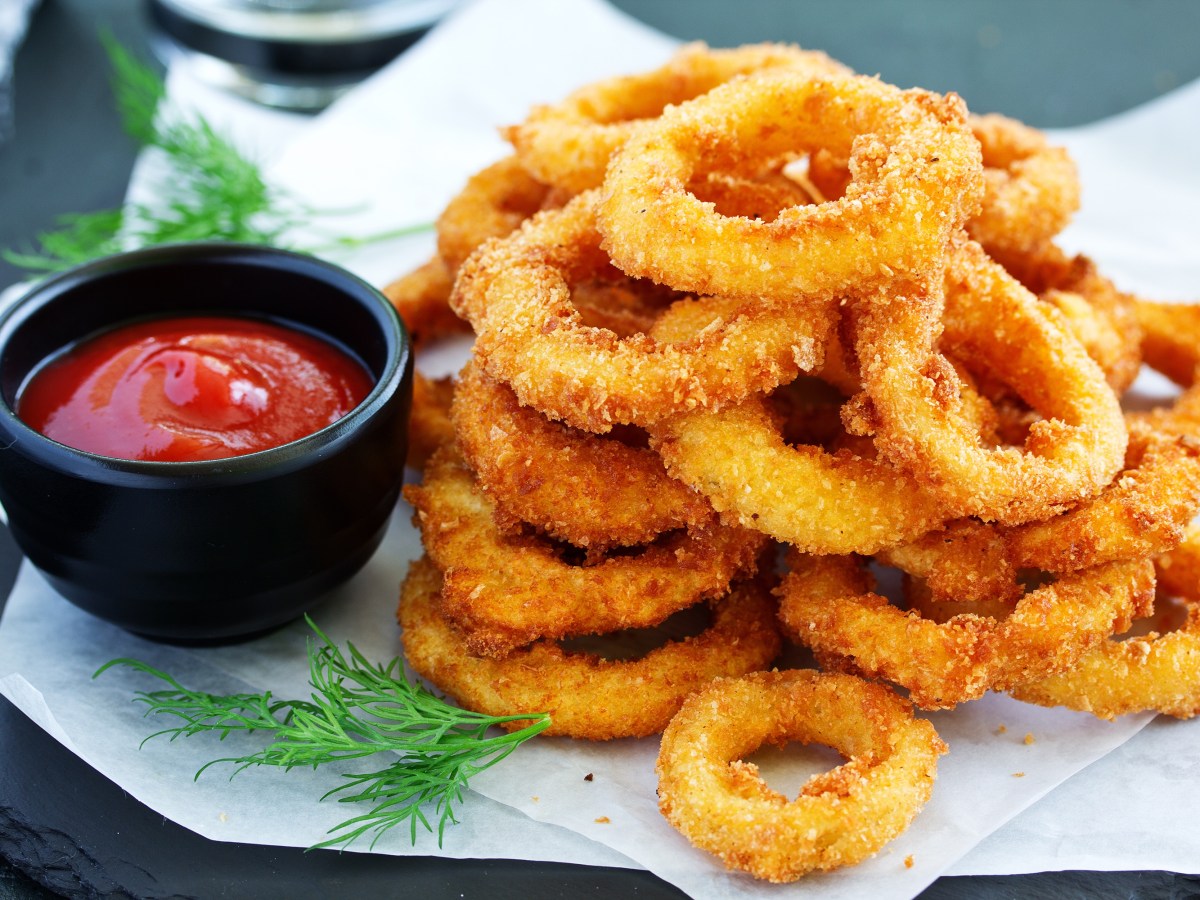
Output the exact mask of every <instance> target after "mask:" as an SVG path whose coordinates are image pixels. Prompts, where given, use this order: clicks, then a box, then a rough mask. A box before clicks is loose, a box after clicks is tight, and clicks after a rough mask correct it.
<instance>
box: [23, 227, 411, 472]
mask: <svg viewBox="0 0 1200 900" xmlns="http://www.w3.org/2000/svg"><path fill="white" fill-rule="evenodd" d="M198 260H203V261H212V262H215V263H220V262H221V261H222V260H227V261H229V262H235V263H238V264H243V265H245V264H250V265H258V266H261V267H264V268H280V269H282V268H287V269H288V271H289V272H291V273H292V274H299V275H301V276H303V277H315V276H317V275H320V276H321V280H323V281H324V282H325V283H326V284H328V285H330V286H332V287H333V288H335V289H337V290H339V291H340V292H341V293H343V294H345V295H346V296H348V297H350V298H352V299H353V300H355V301H356V302H357V303H358V304H359V305H360V306H362V307H363V308H364V309H366V310H367V311H368V312H370V313H372V314H373V318H374V319H375V321H376V322H377V323H378V325H379V327H380V332H381V334H382V335H383V337H384V339H385V341H386V351H387V355H386V359H385V362H384V366H383V369H382V371H381V372H380V374H379V376H378V377H374V373H371V374H372V376H373V380H374V384H373V386H372V388H371V390H370V392H369V393H368V394H367V396H366V397H364V398H363V400H362V401H361V402H360V403H359V404H358V405H357V406H355V407H354V409H352V410H350V411H349V412H348V413H346V415H344V416H342V417H341V418H340V419H338V420H337V421H335V422H331V423H330V424H329V425H326V426H325V427H324V428H321V429H319V430H317V431H314V432H312V433H310V434H307V435H304V436H303V437H300V438H297V439H296V440H293V441H289V442H287V443H285V444H280V445H278V446H275V447H268V448H267V449H265V450H258V451H256V452H254V453H246V454H241V455H238V456H231V457H226V458H222V459H211V460H191V461H163V460H138V459H124V458H121V457H115V456H105V455H102V454H98V453H91V452H89V451H86V450H80V449H77V448H75V447H71V446H68V445H67V444H62V443H59V442H58V441H55V440H53V439H52V438H49V437H47V436H46V435H44V434H42V433H41V432H40V431H37V430H36V429H34V428H32V427H30V426H29V425H27V424H26V423H25V422H24V421H23V420H22V419H21V417H20V416H19V415H18V414H17V412H16V410H15V409H14V408H13V405H12V404H10V403H9V402H8V399H7V398H6V397H4V396H3V395H2V394H0V420H3V422H4V423H5V425H6V427H7V430H8V431H9V432H10V433H11V434H12V435H14V436H15V440H13V441H11V442H10V443H9V444H8V446H6V447H3V448H0V449H4V450H9V451H12V450H17V449H22V450H26V451H27V452H29V453H31V454H35V455H36V458H37V460H38V462H39V464H41V465H45V466H47V467H50V468H54V469H58V470H60V471H64V472H69V473H71V474H74V475H77V476H80V477H85V478H89V479H94V480H100V481H108V482H114V481H116V482H127V481H129V480H130V479H134V480H136V481H138V482H139V483H151V484H152V483H153V482H155V481H160V480H161V481H163V482H170V483H172V484H174V483H176V482H178V481H179V480H181V479H182V480H192V479H201V478H203V479H205V480H208V479H209V478H212V477H214V476H223V478H222V480H228V479H234V480H237V479H239V478H244V477H250V478H257V477H262V476H263V475H265V474H268V473H270V474H274V473H282V472H284V471H290V470H292V469H295V468H298V467H300V466H302V465H305V464H307V462H308V461H309V460H310V459H312V458H313V457H314V456H317V457H319V456H324V455H326V454H327V453H330V452H333V451H334V450H335V449H336V448H337V447H338V446H340V445H341V444H343V443H344V442H346V441H348V440H351V439H352V437H353V435H354V433H355V432H356V431H357V430H358V428H359V426H361V425H362V424H364V423H365V422H367V421H369V420H371V419H373V418H374V417H375V416H376V415H377V414H378V413H379V412H380V411H381V410H382V409H383V408H384V407H386V406H387V405H388V403H389V402H390V401H391V399H392V398H393V397H394V395H395V394H396V393H397V391H399V390H400V389H401V386H402V385H403V384H404V382H405V381H406V380H410V377H411V376H410V374H409V373H410V372H411V370H412V357H413V348H412V339H411V337H410V335H409V333H408V330H407V328H406V327H405V326H404V322H403V320H402V319H401V318H400V315H399V314H398V313H397V312H396V309H395V307H394V306H392V304H391V302H390V301H389V300H388V299H387V297H385V296H384V294H383V293H382V292H381V291H380V290H379V289H378V288H376V287H374V286H373V285H371V284H370V283H369V282H367V281H366V280H364V279H363V278H361V277H359V276H358V275H356V274H354V273H353V272H351V271H349V270H348V269H346V268H343V267H342V266H339V265H337V264H336V263H332V262H329V261H328V260H324V259H321V258H319V257H316V256H312V255H310V254H306V253H300V252H297V251H294V250H285V249H281V248H278V247H271V246H267V245H260V244H245V243H237V242H231V241H193V242H185V243H172V244H162V245H158V246H154V247H146V248H141V249H138V250H129V251H124V252H121V253H115V254H111V255H108V256H104V257H100V258H98V259H94V260H90V261H88V262H84V263H81V264H79V265H76V266H72V267H71V268H69V269H65V270H63V271H62V272H58V273H55V274H54V275H51V276H49V277H48V278H45V279H43V280H41V281H38V282H35V283H34V284H33V285H32V286H31V287H30V288H29V290H27V291H26V292H25V293H24V294H22V295H21V296H19V297H18V298H17V299H16V300H15V301H13V302H12V303H10V304H8V305H7V307H6V308H4V309H3V310H0V356H3V354H4V351H5V350H6V349H7V347H8V345H9V342H10V340H11V338H12V337H13V336H14V335H15V333H16V332H17V331H19V329H20V327H21V325H22V324H23V323H24V322H25V321H26V320H27V319H28V318H29V317H30V316H32V315H33V314H34V313H36V312H38V311H40V310H42V309H44V308H46V307H47V306H50V305H52V304H53V303H55V302H56V301H57V300H58V299H59V298H60V297H62V296H64V295H66V294H69V293H70V292H71V291H73V290H74V289H76V288H77V287H79V286H80V285H83V284H86V283H88V282H90V281H92V280H94V279H96V278H98V277H110V276H114V275H119V274H120V273H121V272H123V271H131V270H141V269H146V268H157V267H163V266H169V265H170V264H172V263H174V262H179V261H198ZM297 269H299V272H297ZM164 312H165V313H166V314H167V315H170V314H171V311H170V310H164ZM255 312H256V310H255V309H254V308H253V305H249V306H248V307H247V308H246V309H245V310H244V313H245V314H246V315H247V316H248V317H250V316H254V315H255ZM232 314H233V315H237V313H236V312H234V313H232ZM266 315H270V314H266ZM273 318H274V320H276V321H280V322H282V323H284V324H291V325H292V326H293V327H299V328H301V329H302V330H303V329H306V330H307V331H308V332H309V333H312V334H315V335H317V336H318V337H322V338H324V339H325V340H330V338H329V336H328V335H323V334H322V333H321V331H320V329H318V328H313V327H311V326H305V325H304V323H303V321H302V319H301V318H299V317H297V318H295V319H292V320H291V321H290V322H289V320H288V319H287V318H286V317H285V316H278V315H274V316H273ZM112 324H113V325H118V324H120V321H114V322H113V323H112ZM335 346H336V343H335ZM164 486H166V485H165V484H164Z"/></svg>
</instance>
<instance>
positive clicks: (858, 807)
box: [656, 669, 947, 882]
mask: <svg viewBox="0 0 1200 900" xmlns="http://www.w3.org/2000/svg"><path fill="white" fill-rule="evenodd" d="M789 741H799V742H802V743H805V744H810V743H812V744H827V745H829V746H830V747H833V748H834V749H835V750H837V751H839V752H840V753H841V754H842V755H843V756H845V757H846V760H847V761H846V762H845V763H843V764H842V765H840V766H838V767H836V768H834V769H833V770H831V771H829V772H826V773H822V774H819V775H816V776H814V777H813V778H811V779H810V780H809V781H808V783H807V784H805V785H804V787H803V788H801V790H800V793H799V795H798V796H797V797H795V798H792V799H789V798H787V797H785V796H783V795H782V794H779V793H777V792H776V791H773V790H771V789H770V788H769V787H767V785H766V784H765V783H764V782H763V781H762V779H761V778H760V777H759V774H758V770H757V768H756V767H755V766H754V765H753V764H752V763H746V762H743V761H742V757H744V756H747V755H749V754H750V753H752V752H753V751H754V750H756V749H758V748H759V747H761V746H763V745H765V744H777V745H779V746H783V745H785V744H787V743H788V742H789ZM946 750H947V747H946V744H945V743H944V742H943V741H942V740H941V738H939V737H938V735H937V732H936V731H934V729H933V725H931V724H930V723H929V722H928V721H927V720H925V719H918V718H916V717H915V716H914V715H913V712H912V705H911V704H910V703H908V702H907V701H905V700H903V699H902V698H900V697H899V696H897V695H896V693H895V692H894V691H892V690H891V689H889V688H886V687H884V686H883V685H880V684H871V683H869V682H866V681H863V680H862V679H859V678H854V677H852V676H849V675H839V674H820V673H817V672H815V671H813V670H811V669H791V670H788V671H783V672H756V673H754V674H752V675H746V676H743V677H741V678H732V679H722V680H720V681H714V682H712V683H711V684H709V685H707V686H706V687H704V688H702V689H701V690H699V691H697V692H696V693H695V694H693V695H692V696H691V697H689V698H688V700H687V702H686V703H684V705H683V708H682V709H680V711H679V713H678V715H676V716H675V718H674V719H673V720H672V721H671V724H670V725H669V726H667V730H666V731H665V732H663V739H662V745H661V748H660V750H659V755H658V763H657V765H656V770H657V772H658V796H659V808H660V809H661V810H662V813H663V815H664V816H666V818H667V821H669V822H670V823H671V824H672V825H673V826H674V827H675V828H676V829H678V830H679V831H680V832H681V833H682V834H683V836H684V837H686V838H687V839H688V840H689V841H691V842H692V844H694V845H695V846H697V847H699V848H700V849H702V850H706V851H708V852H709V853H712V854H713V855H714V856H716V857H717V858H718V859H720V860H721V861H722V862H723V863H724V864H725V865H726V867H728V868H730V869H736V870H739V871H743V872H749V873H750V874H751V875H753V876H754V877H755V878H761V879H765V880H767V881H773V882H789V881H795V880H796V879H797V878H799V877H800V876H802V875H804V874H805V873H807V872H811V871H814V870H829V869H837V868H840V867H842V866H849V865H853V864H854V863H857V862H860V861H861V860H864V859H866V858H867V857H869V856H873V855H874V854H875V853H876V852H877V851H878V850H879V849H880V848H881V847H882V846H883V845H884V844H886V843H887V842H888V841H890V840H892V839H893V838H894V837H896V836H897V835H898V834H900V833H901V832H903V831H904V830H905V829H906V828H907V827H908V825H909V823H910V822H911V821H912V820H913V817H914V816H916V814H917V813H918V812H919V811H920V810H921V807H923V806H924V805H925V802H926V801H927V800H928V799H929V796H930V794H931V793H932V791H933V782H934V778H935V777H936V774H937V758H938V757H939V756H940V755H941V754H943V753H945V752H946Z"/></svg>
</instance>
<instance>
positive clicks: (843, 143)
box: [599, 69, 982, 302]
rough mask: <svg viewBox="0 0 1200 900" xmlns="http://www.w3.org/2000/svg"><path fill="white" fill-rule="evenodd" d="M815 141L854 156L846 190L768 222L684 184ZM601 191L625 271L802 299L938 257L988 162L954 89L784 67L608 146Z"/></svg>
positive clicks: (713, 289) (750, 168)
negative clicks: (720, 209)
mask: <svg viewBox="0 0 1200 900" xmlns="http://www.w3.org/2000/svg"><path fill="white" fill-rule="evenodd" d="M819 148H832V151H833V152H835V153H844V154H845V155H846V156H848V157H850V159H851V171H852V174H853V178H852V179H851V182H850V184H849V186H848V187H847V189H846V194H845V196H843V197H842V198H840V199H838V200H831V201H827V202H825V203H818V204H804V205H797V206H793V207H790V208H788V209H785V210H783V211H782V212H780V213H779V215H777V216H776V217H775V218H773V219H772V220H770V221H763V220H760V219H748V218H742V217H737V216H722V215H719V214H718V213H717V212H716V211H715V210H714V209H713V208H712V206H711V205H710V204H706V203H704V202H703V201H701V200H700V199H699V198H698V197H696V196H695V195H694V194H693V193H691V192H690V191H689V190H688V185H689V184H690V183H691V182H692V181H693V179H694V178H695V177H696V175H697V172H698V171H702V170H703V169H705V168H712V169H715V170H717V171H722V172H726V173H728V174H734V175H737V174H742V173H745V172H750V173H752V172H755V171H757V170H758V169H759V168H760V167H761V166H762V165H763V163H764V162H765V161H767V160H771V159H776V158H780V157H785V156H787V155H789V154H803V153H805V152H811V151H815V150H817V149H819ZM603 190H604V200H603V203H602V204H601V206H600V210H599V218H600V229H601V231H602V232H603V233H604V236H605V239H604V248H605V249H606V250H607V251H608V253H609V254H610V256H611V257H612V259H613V261H614V262H615V263H616V264H617V266H618V267H620V268H621V270H622V271H624V272H626V273H628V274H630V275H634V276H638V277H643V278H650V279H652V280H654V281H657V282H659V283H661V284H666V285H669V286H670V287H673V288H675V289H676V290H682V291H689V292H692V293H696V294H717V295H721V296H730V297H746V298H761V297H777V298H786V299H787V300H791V301H793V302H794V301H797V300H799V299H800V298H803V297H806V296H812V295H829V294H836V293H839V292H843V291H846V290H848V289H850V288H851V287H858V288H861V287H863V286H871V285H878V284H880V283H884V282H886V281H888V280H889V279H890V278H891V277H892V276H893V275H894V274H896V273H899V274H904V275H915V274H927V273H929V272H930V271H932V270H934V269H937V268H940V266H942V265H943V264H944V258H945V249H946V242H947V240H948V239H949V237H950V236H951V235H952V234H953V233H954V232H955V231H956V230H957V229H959V228H961V227H962V225H963V223H964V221H965V220H966V218H967V217H968V216H969V215H971V214H972V213H974V212H975V210H976V209H977V206H978V200H979V197H980V194H981V191H982V167H981V164H980V151H979V144H978V142H977V141H976V140H975V139H974V138H973V137H972V136H971V133H970V131H969V129H968V128H967V127H966V109H965V107H964V106H963V103H962V101H961V100H960V99H959V98H958V97H957V96H954V95H946V96H942V95H938V94H931V93H928V92H925V91H915V90H912V91H901V90H900V89H898V88H895V87H893V86H891V85H887V84H884V83H883V82H881V81H878V80H877V79H873V78H865V77H859V76H847V77H811V76H807V75H805V74H803V73H800V72H796V71H794V70H789V69H776V70H768V71H765V72H760V73H756V74H754V75H750V76H747V77H746V78H742V79H738V80H736V81H731V82H729V83H727V84H724V85H721V86H720V87H718V88H715V89H714V90H712V91H710V92H709V93H708V94H705V95H704V96H703V97H700V98H698V99H696V100H692V101H689V102H688V103H683V104H680V105H679V106H675V107H671V108H669V109H667V110H666V111H664V112H663V114H662V116H660V117H659V118H658V119H655V120H654V121H653V122H650V123H647V124H646V125H644V126H643V127H642V128H641V129H640V130H639V131H638V132H637V133H636V134H635V135H634V136H633V137H632V138H630V140H629V141H628V142H627V143H626V144H625V145H624V146H623V147H622V148H621V149H620V150H618V151H617V153H616V154H614V156H613V159H612V162H611V164H610V165H609V169H608V175H607V177H606V178H605V181H604V189H603Z"/></svg>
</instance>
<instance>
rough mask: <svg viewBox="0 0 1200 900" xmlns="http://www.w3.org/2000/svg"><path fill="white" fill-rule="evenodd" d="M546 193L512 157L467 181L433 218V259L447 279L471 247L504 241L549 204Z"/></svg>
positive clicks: (550, 200) (550, 195)
mask: <svg viewBox="0 0 1200 900" xmlns="http://www.w3.org/2000/svg"><path fill="white" fill-rule="evenodd" d="M554 200H555V198H554V197H553V196H552V192H551V189H550V188H549V187H548V186H546V185H545V184H543V183H542V182H540V181H538V180H537V179H536V178H534V177H533V176H532V175H530V174H529V173H528V172H526V171H525V169H524V168H523V167H522V166H521V164H520V162H518V160H517V158H516V157H515V156H507V157H505V158H504V159H501V160H499V161H498V162H494V163H492V164H491V165H490V166H487V167H486V168H484V169H483V170H481V171H479V172H477V173H475V174H474V175H472V176H471V177H470V178H468V179H467V183H466V185H465V186H464V187H463V189H462V190H461V191H460V192H459V193H458V194H457V195H456V196H455V197H454V198H453V199H452V200H451V201H450V202H449V203H448V204H446V208H445V209H444V210H442V214H441V215H440V216H438V220H437V244H438V255H439V256H441V258H442V260H443V261H444V262H445V264H446V270H447V271H448V272H450V274H451V276H453V275H454V273H456V272H457V271H458V270H459V267H460V266H462V264H463V263H464V262H465V261H466V259H467V257H468V256H470V255H471V254H472V253H474V252H475V248H476V247H478V246H479V245H480V244H482V243H483V242H484V241H486V240H488V239H489V238H494V237H504V236H505V235H506V234H511V233H512V232H513V231H515V230H516V229H517V227H518V226H519V225H520V224H521V223H522V222H524V221H525V220H526V219H528V218H529V217H530V216H532V215H533V214H534V213H535V212H537V211H538V210H540V209H543V208H545V207H546V206H548V205H560V204H556V203H555V202H554Z"/></svg>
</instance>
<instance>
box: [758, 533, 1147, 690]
mask: <svg viewBox="0 0 1200 900" xmlns="http://www.w3.org/2000/svg"><path fill="white" fill-rule="evenodd" d="M789 563H790V566H791V571H790V572H789V573H788V575H787V576H785V578H784V580H783V582H782V583H781V584H780V586H779V588H778V590H777V592H778V594H779V597H780V609H779V615H780V620H781V621H782V622H783V625H784V632H785V634H787V635H788V636H789V637H790V638H791V639H792V640H794V641H796V642H797V643H802V644H804V645H806V646H809V647H811V648H812V649H813V650H814V651H815V652H817V653H818V656H819V657H821V656H824V655H837V656H842V657H848V658H849V660H850V662H851V663H852V664H853V666H854V667H855V668H856V669H857V670H858V671H860V672H862V673H863V674H865V675H867V676H869V677H877V678H883V679H886V680H888V681H891V682H894V683H896V684H899V685H903V686H904V687H906V688H908V690H909V693H910V695H911V697H912V700H913V702H914V703H916V704H917V705H918V706H921V707H923V708H926V709H940V708H949V707H953V706H955V705H957V704H959V703H963V702H965V701H967V700H974V699H976V698H978V697H980V696H982V695H983V694H984V693H985V692H986V691H988V690H1007V689H1009V688H1012V687H1015V686H1016V685H1018V684H1021V683H1023V682H1026V681H1030V680H1032V679H1034V678H1041V677H1044V676H1046V675H1051V674H1056V673H1058V672H1063V671H1066V670H1067V669H1069V668H1070V667H1071V666H1072V665H1074V664H1075V663H1076V662H1078V660H1079V659H1080V658H1082V657H1083V655H1084V654H1085V653H1087V652H1088V651H1090V650H1091V649H1093V648H1094V647H1096V646H1098V645H1099V644H1100V643H1101V642H1102V641H1103V640H1104V639H1105V638H1107V637H1108V636H1109V635H1111V634H1113V633H1114V632H1121V631H1124V630H1125V629H1126V628H1128V627H1129V625H1130V623H1131V622H1132V621H1133V619H1134V617H1135V616H1137V615H1139V614H1141V613H1142V612H1143V611H1144V610H1145V606H1146V603H1147V601H1148V598H1149V597H1150V595H1151V591H1152V589H1153V571H1152V569H1151V567H1150V564H1149V562H1141V561H1135V562H1124V561H1123V562H1117V563H1109V564H1107V565H1103V566H1096V567H1094V568H1091V569H1085V570H1083V571H1081V572H1074V573H1071V574H1068V575H1064V576H1062V577H1061V578H1059V580H1058V581H1056V582H1054V583H1053V584H1049V585H1045V586H1043V587H1040V588H1037V589H1035V590H1031V591H1029V592H1028V593H1026V594H1025V595H1024V596H1023V597H1022V598H1021V599H1020V600H1018V601H1017V603H1016V606H1015V607H1014V608H1013V611H1012V613H1011V614H1010V615H1008V616H1007V617H1006V618H1003V619H995V618H991V617H984V616H978V615H972V614H969V613H964V614H962V615H958V616H954V617H953V618H951V619H949V620H948V621H946V622H944V623H937V622H934V621H931V620H929V619H925V618H923V617H922V616H920V615H919V614H918V613H916V612H915V611H909V612H907V613H906V612H905V611H904V610H902V609H900V608H899V607H896V606H893V605H892V604H891V603H890V602H889V601H888V600H887V599H886V598H885V597H881V596H879V595H878V594H875V593H872V592H866V593H863V592H861V591H859V590H858V585H859V584H861V576H860V575H858V574H856V571H855V570H856V569H857V568H858V567H859V566H860V565H861V563H860V562H859V561H858V560H856V559H854V558H852V557H844V556H842V557H838V556H804V555H802V554H798V553H795V552H792V553H790V554H789ZM814 573H816V574H814ZM839 581H840V585H839Z"/></svg>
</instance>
